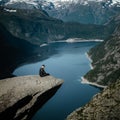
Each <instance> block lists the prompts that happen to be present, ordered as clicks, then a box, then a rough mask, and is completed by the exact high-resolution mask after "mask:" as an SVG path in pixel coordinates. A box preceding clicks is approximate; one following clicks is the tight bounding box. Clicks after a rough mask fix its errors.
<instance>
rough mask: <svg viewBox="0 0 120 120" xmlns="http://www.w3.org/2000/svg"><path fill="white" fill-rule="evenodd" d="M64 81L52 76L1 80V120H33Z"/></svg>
mask: <svg viewBox="0 0 120 120" xmlns="http://www.w3.org/2000/svg"><path fill="white" fill-rule="evenodd" d="M62 84H63V80H61V79H57V78H54V77H52V76H46V77H42V78H41V77H40V76H38V75H35V76H21V77H14V78H8V79H3V80H0V120H11V119H14V120H21V119H27V120H29V119H31V118H32V116H33V115H34V113H35V112H36V111H37V110H38V109H39V108H40V107H41V106H42V105H43V104H44V103H45V102H46V101H47V100H48V99H49V98H51V97H52V96H53V95H54V94H55V92H56V91H57V90H58V88H59V87H60V86H61V85H62Z"/></svg>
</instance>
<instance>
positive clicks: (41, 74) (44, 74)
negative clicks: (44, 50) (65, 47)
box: [39, 68, 49, 77]
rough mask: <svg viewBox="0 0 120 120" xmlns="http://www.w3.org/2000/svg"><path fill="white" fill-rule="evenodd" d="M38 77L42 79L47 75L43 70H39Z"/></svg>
mask: <svg viewBox="0 0 120 120" xmlns="http://www.w3.org/2000/svg"><path fill="white" fill-rule="evenodd" d="M39 75H40V76H41V77H44V76H47V75H49V73H46V72H45V70H44V68H40V71H39Z"/></svg>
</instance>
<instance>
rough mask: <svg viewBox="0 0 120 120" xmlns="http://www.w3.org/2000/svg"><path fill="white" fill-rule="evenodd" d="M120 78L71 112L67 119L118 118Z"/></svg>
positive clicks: (104, 119) (96, 119) (119, 113)
mask: <svg viewBox="0 0 120 120" xmlns="http://www.w3.org/2000/svg"><path fill="white" fill-rule="evenodd" d="M119 119H120V79H119V80H118V81H117V82H116V83H114V84H112V85H110V86H109V87H108V88H106V89H104V90H103V92H102V93H99V94H97V95H95V96H94V97H93V99H92V100H91V101H90V102H89V103H88V104H86V105H85V106H83V107H82V108H78V109H77V110H75V111H74V112H73V113H71V114H70V115H69V116H68V117H67V120H119Z"/></svg>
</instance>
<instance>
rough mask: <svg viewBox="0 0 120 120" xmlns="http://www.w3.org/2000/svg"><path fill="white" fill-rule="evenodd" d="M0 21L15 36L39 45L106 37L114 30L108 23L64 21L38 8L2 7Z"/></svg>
mask: <svg viewBox="0 0 120 120" xmlns="http://www.w3.org/2000/svg"><path fill="white" fill-rule="evenodd" d="M0 23H1V24H2V25H3V26H5V28H6V29H7V30H8V31H9V32H10V33H11V34H12V35H13V36H15V37H18V38H20V39H24V40H27V41H28V42H30V43H32V44H37V45H40V44H42V43H45V42H50V41H53V40H54V41H55V40H63V39H67V38H70V37H76V38H77V37H78V38H83V39H88V38H89V39H91V38H95V39H96V38H97V39H104V38H106V37H107V36H109V34H111V32H113V30H114V27H112V28H110V29H109V27H108V25H107V26H106V25H102V26H100V25H91V24H89V25H85V24H79V23H64V22H63V21H61V20H58V19H54V18H51V17H50V16H48V14H47V13H46V12H44V11H41V10H38V9H13V8H5V7H1V9H0Z"/></svg>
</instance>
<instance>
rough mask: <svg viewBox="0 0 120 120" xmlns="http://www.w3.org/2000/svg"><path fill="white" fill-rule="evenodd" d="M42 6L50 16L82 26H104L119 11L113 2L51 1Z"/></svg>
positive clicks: (83, 0) (118, 4)
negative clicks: (81, 24) (82, 24)
mask: <svg viewBox="0 0 120 120" xmlns="http://www.w3.org/2000/svg"><path fill="white" fill-rule="evenodd" d="M49 1H50V0H49ZM51 3H52V4H51ZM42 4H43V9H44V10H46V11H47V12H48V13H49V15H50V16H53V17H55V18H59V19H61V20H63V21H74V22H80V23H84V24H89V23H90V24H104V23H106V22H107V21H109V20H110V19H111V17H113V16H114V15H115V14H117V13H118V12H119V11H120V8H119V6H120V3H119V1H118V2H114V1H113V0H71V1H70V0H69V1H68V0H65V1H64V2H63V1H60V0H57V1H56V2H54V1H52V0H51V2H49V3H48V4H46V2H45V3H42Z"/></svg>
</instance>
